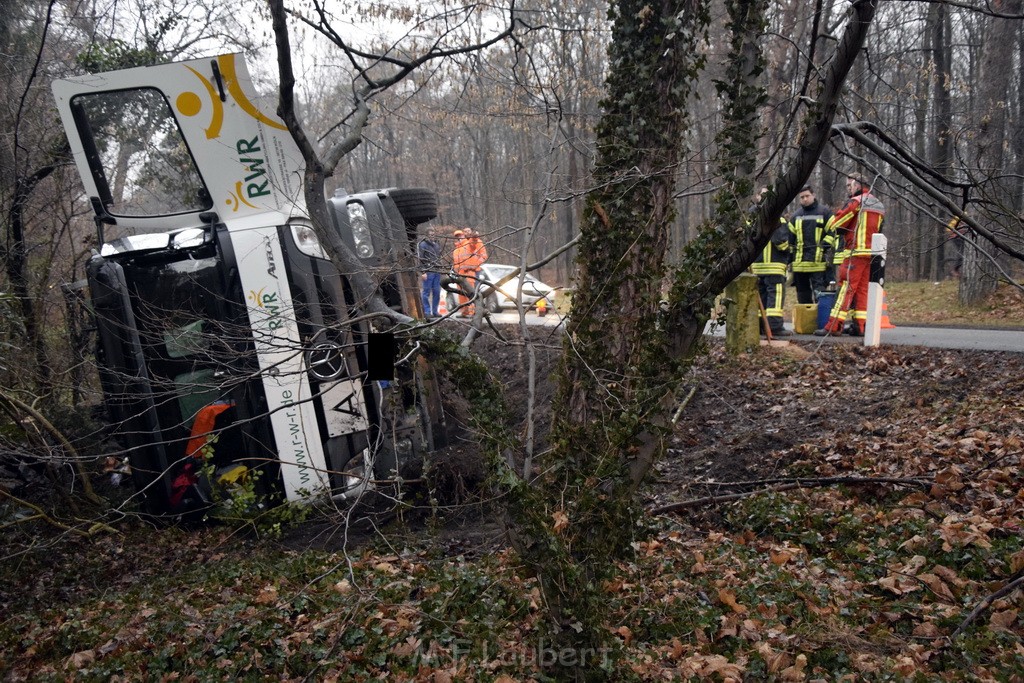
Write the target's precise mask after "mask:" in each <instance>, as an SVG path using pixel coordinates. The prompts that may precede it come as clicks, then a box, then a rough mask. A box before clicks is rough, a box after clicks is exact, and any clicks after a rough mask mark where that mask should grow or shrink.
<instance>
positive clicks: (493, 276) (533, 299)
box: [448, 263, 555, 313]
mask: <svg viewBox="0 0 1024 683" xmlns="http://www.w3.org/2000/svg"><path fill="white" fill-rule="evenodd" d="M515 270H517V268H516V266H508V265H504V264H500V263H485V264H484V265H483V267H482V268H481V269H480V280H481V283H480V286H481V287H484V286H486V285H487V284H490V283H497V282H498V281H499V280H501V279H502V278H504V277H505V276H506V275H509V274H510V273H512V272H514V271H515ZM520 280H522V281H523V292H522V295H523V306H525V307H526V308H532V307H533V306H535V305H536V304H537V302H538V301H539V300H541V299H547V303H548V307H549V308H551V307H553V306H554V304H555V288H554V287H551V286H549V285H546V284H544V283H543V282H541V281H540V280H538V279H537V278H535V277H533V276H532V275H530V274H529V273H527V274H526V276H525V277H524V276H523V275H522V274H519V275H516V276H515V277H512V278H509V280H508V281H507V282H505V283H503V284H502V285H501V286H499V287H498V288H496V289H495V290H494V292H492V293H491V295H490V296H488V297H487V299H486V301H485V302H484V303H485V306H486V308H487V310H488V311H489V312H490V313H498V312H499V311H501V309H503V308H515V306H516V293H517V292H518V291H519V281H520ZM448 299H449V301H448V306H449V310H453V308H454V306H455V295H454V294H452V293H450V292H449V293H448Z"/></svg>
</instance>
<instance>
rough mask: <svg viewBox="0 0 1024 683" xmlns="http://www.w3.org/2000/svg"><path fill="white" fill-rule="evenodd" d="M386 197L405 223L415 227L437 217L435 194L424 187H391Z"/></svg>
mask: <svg viewBox="0 0 1024 683" xmlns="http://www.w3.org/2000/svg"><path fill="white" fill-rule="evenodd" d="M388 195H390V196H391V199H392V200H394V202H395V206H397V207H398V212H399V213H401V214H402V218H404V219H405V222H406V223H408V224H410V225H412V226H416V225H419V224H420V223H426V222H427V221H429V220H430V219H431V218H436V217H437V194H436V193H435V192H434V191H433V190H428V189H427V188H424V187H405V188H402V187H393V188H391V189H389V190H388Z"/></svg>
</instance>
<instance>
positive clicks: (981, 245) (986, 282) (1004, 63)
mask: <svg viewBox="0 0 1024 683" xmlns="http://www.w3.org/2000/svg"><path fill="white" fill-rule="evenodd" d="M991 7H992V10H993V11H994V12H995V13H996V15H993V16H990V17H989V18H988V31H987V32H986V35H985V43H984V45H983V47H982V56H981V72H980V74H979V83H978V106H979V109H980V111H979V114H980V119H979V125H978V127H977V130H976V138H975V146H974V148H975V150H976V156H975V157H974V160H973V161H974V163H973V164H972V168H970V169H969V172H970V173H971V175H972V176H973V178H972V179H973V181H974V183H975V184H976V186H977V187H978V189H979V190H980V194H981V196H980V197H977V198H976V199H975V208H976V216H977V218H978V220H979V221H980V222H982V223H984V224H985V225H986V227H987V228H988V229H989V231H990V232H994V233H998V232H1003V229H1002V226H1001V225H1000V222H1001V221H1000V217H1004V216H1007V215H1009V214H1012V212H1013V209H1012V207H1013V200H1012V199H1011V198H1010V196H1011V192H1010V191H1009V190H1010V189H1011V187H1013V186H1014V185H1013V184H1011V183H1010V182H1008V178H1006V177H1005V176H1004V172H1003V168H1004V161H1005V153H1004V148H1005V145H1004V140H1005V139H1006V135H1007V127H1008V125H1009V120H1008V117H1007V111H1006V110H1007V101H1006V100H1007V94H1008V93H1009V88H1010V80H1011V77H1012V75H1013V70H1012V69H1011V68H1010V63H1012V56H1013V53H1012V52H1008V50H1007V48H1008V47H1009V46H1011V45H1013V44H1014V41H1015V39H1016V38H1017V34H1018V32H1019V28H1020V22H1019V19H1010V18H1007V17H1006V16H997V15H1010V16H1012V15H1017V16H1019V15H1020V14H1021V10H1022V9H1024V1H1022V0H993V1H992V3H991ZM1008 56H1009V57H1010V59H1009V62H1010V63H1008V60H1007V57H1008ZM995 259H996V250H995V249H994V248H993V246H992V245H991V244H990V242H989V241H988V240H987V239H986V238H985V237H983V236H980V235H974V236H972V237H971V238H968V239H965V245H964V263H963V267H962V269H961V276H960V303H961V304H962V305H964V306H971V305H974V304H976V303H978V302H979V301H981V300H982V299H983V298H984V297H985V296H986V295H987V294H989V293H990V292H992V291H994V290H995V288H996V286H997V285H998V284H999V279H998V278H999V268H998V265H997V264H996V263H995Z"/></svg>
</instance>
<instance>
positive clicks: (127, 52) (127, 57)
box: [75, 38, 166, 73]
mask: <svg viewBox="0 0 1024 683" xmlns="http://www.w3.org/2000/svg"><path fill="white" fill-rule="evenodd" d="M75 61H76V62H78V66H79V67H81V68H82V69H83V70H85V71H86V72H87V73H103V72H105V71H116V70H118V69H130V68H132V67H136V66H152V65H154V64H160V63H161V62H164V61H166V60H164V59H163V58H162V56H161V55H160V53H159V52H158V51H157V50H156V48H155V47H152V46H147V47H141V48H140V47H135V46H133V45H131V44H130V43H126V42H125V41H123V40H120V39H118V38H108V39H106V40H100V41H96V42H94V43H90V44H89V45H87V46H86V48H85V49H84V50H82V51H81V52H79V53H78V56H77V57H76V58H75Z"/></svg>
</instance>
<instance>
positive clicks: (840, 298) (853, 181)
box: [815, 175, 885, 336]
mask: <svg viewBox="0 0 1024 683" xmlns="http://www.w3.org/2000/svg"><path fill="white" fill-rule="evenodd" d="M846 190H847V192H849V194H850V199H849V200H848V201H847V202H846V205H845V206H844V207H843V208H841V209H839V210H838V211H836V213H835V215H834V216H833V217H832V220H830V221H829V227H831V228H833V229H835V231H836V233H837V234H838V235H839V239H840V241H841V244H842V248H843V250H845V251H848V252H849V255H848V256H847V257H846V259H845V260H844V261H843V264H842V265H841V266H840V268H839V293H838V294H837V295H836V303H835V305H834V306H833V307H832V311H831V313H830V315H829V318H828V322H827V323H826V324H825V328H824V329H822V330H818V331H817V332H815V334H817V335H826V334H828V335H832V336H836V335H840V334H842V333H843V326H844V324H845V323H846V322H847V321H848V320H849V321H850V326H849V328H848V329H849V333H850V334H853V335H856V336H864V324H865V322H866V321H867V317H868V283H869V282H870V278H871V238H872V237H873V236H874V235H875V234H876V233H880V232H882V223H883V221H884V220H885V207H884V206H883V205H882V202H880V201H879V200H878V198H877V197H875V196H874V195H873V194H871V185H870V184H869V183H868V182H867V181H865V180H864V178H863V177H861V176H858V175H851V176H850V177H848V178H847V179H846Z"/></svg>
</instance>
